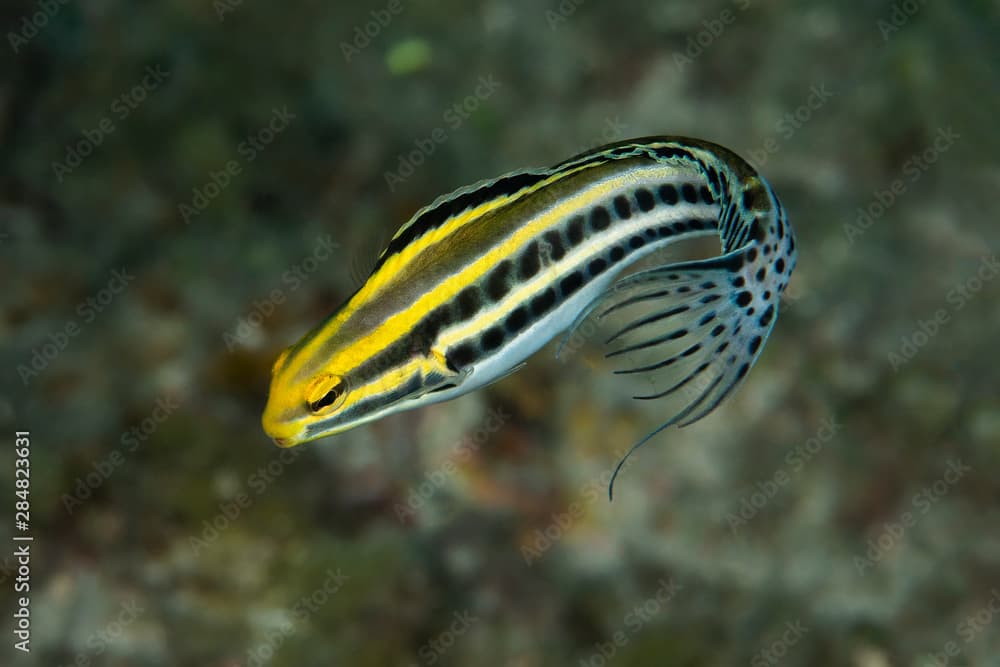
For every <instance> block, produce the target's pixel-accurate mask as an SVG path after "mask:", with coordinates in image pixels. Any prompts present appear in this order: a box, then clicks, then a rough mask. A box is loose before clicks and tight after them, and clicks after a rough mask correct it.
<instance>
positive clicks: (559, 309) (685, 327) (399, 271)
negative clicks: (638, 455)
mask: <svg viewBox="0 0 1000 667" xmlns="http://www.w3.org/2000/svg"><path fill="white" fill-rule="evenodd" d="M705 235H716V236H718V238H719V239H720V242H721V249H722V252H721V254H720V255H719V256H718V257H715V258H711V259H706V260H699V261H691V262H680V263H671V264H666V265H664V266H661V267H657V268H653V269H649V270H645V271H639V272H632V273H631V274H628V275H625V277H623V278H620V279H619V278H618V276H619V275H620V274H622V273H623V272H624V271H625V270H626V269H628V268H629V267H630V266H633V265H634V264H635V263H636V262H637V261H638V260H639V259H641V258H643V257H646V256H648V255H649V254H650V253H653V252H655V251H657V250H659V249H662V248H664V247H666V246H668V245H670V244H672V243H674V242H676V241H678V240H684V239H689V238H693V237H697V236H705ZM795 261H796V249H795V239H794V235H793V233H792V229H791V227H790V225H789V224H788V221H787V219H786V217H785V212H784V208H783V207H782V206H781V203H780V202H779V201H778V199H777V197H776V195H775V194H774V192H773V190H772V189H771V187H770V186H769V185H768V184H767V183H766V181H764V180H763V178H761V177H760V176H759V175H758V174H757V173H756V172H755V171H754V170H753V168H752V167H750V165H748V164H747V163H746V162H745V161H743V160H742V159H741V158H739V157H738V156H737V155H735V154H734V153H732V152H731V151H729V150H727V149H725V148H723V147H721V146H717V145H715V144H711V143H708V142H704V141H700V140H696V139H686V138H675V137H649V138H643V139H634V140H629V141H623V142H619V143H615V144H611V145H608V146H604V147H601V148H598V149H595V150H593V151H590V152H588V153H584V154H582V155H579V156H576V157H574V158H571V159H569V160H566V161H564V162H562V163H560V164H558V165H556V166H555V167H552V168H550V169H530V170H522V171H517V172H513V173H510V174H507V175H505V176H502V177H499V178H497V179H494V180H491V181H485V182H482V183H479V184H477V185H474V186H469V187H466V188H462V189H460V190H458V191H456V192H454V193H452V194H451V195H448V196H446V197H441V198H439V199H438V200H437V201H435V202H434V203H433V204H431V205H430V206H427V207H425V208H423V209H421V210H420V211H418V212H417V214H416V215H414V217H413V218H412V219H411V220H410V221H409V222H407V223H406V224H405V225H403V226H402V227H401V228H400V229H399V231H397V232H396V234H395V235H394V236H393V238H392V239H391V240H390V242H389V244H388V246H387V247H386V249H385V250H384V251H383V252H382V254H381V255H380V256H379V259H378V262H377V264H376V266H375V268H374V270H373V271H372V274H371V276H370V277H369V278H368V280H367V281H366V282H365V284H364V285H363V286H362V287H361V288H360V289H359V290H358V291H357V292H356V293H355V294H354V295H353V296H352V297H351V298H350V299H349V300H348V301H347V302H346V303H345V304H344V305H342V306H341V307H340V308H339V309H338V310H337V311H336V312H335V313H333V314H332V315H331V316H330V317H329V318H328V319H327V320H326V321H325V322H324V323H322V324H320V325H319V326H318V327H316V328H315V329H314V330H313V331H312V332H310V333H309V334H307V335H306V336H305V337H303V339H302V340H301V341H299V343H297V344H296V345H294V346H293V347H291V348H289V349H288V350H286V352H285V353H283V354H282V356H281V357H280V358H279V359H278V361H277V362H276V363H275V365H274V369H273V373H272V381H271V391H270V395H269V398H268V403H267V407H266V408H265V411H264V417H263V425H264V430H265V431H266V432H267V433H268V434H269V435H270V436H271V437H272V438H274V439H275V441H276V442H277V443H278V444H280V445H282V446H292V445H295V444H299V443H301V442H305V441H308V440H313V439H316V438H320V437H323V436H326V435H332V434H334V433H339V432H342V431H345V430H347V429H350V428H353V427H355V426H358V425H360V424H363V423H366V422H369V421H372V420H374V419H377V418H380V417H382V416H385V415H388V414H392V413H395V412H399V411H401V410H408V409H412V408H416V407H419V406H422V405H427V404H429V403H434V402H438V401H443V400H448V399H450V398H453V397H455V396H458V395H461V394H464V393H467V392H469V391H472V390H474V389H476V388H478V387H481V386H483V385H485V384H488V383H490V382H493V381H495V380H497V379H498V378H501V377H503V376H504V375H506V374H508V373H510V372H512V371H513V370H515V369H516V368H518V367H519V366H520V365H521V364H522V363H523V362H524V361H525V360H526V359H527V358H528V357H529V356H531V355H532V354H533V353H534V352H536V351H537V350H538V349H539V348H541V347H542V346H544V345H545V344H546V343H547V342H549V341H550V340H551V339H552V338H553V337H555V336H556V335H558V334H560V333H561V332H564V331H567V330H572V328H573V327H574V326H576V325H578V324H579V323H580V322H581V321H583V319H584V318H585V317H586V316H587V315H588V314H590V313H591V312H593V311H600V312H601V313H602V314H608V313H611V312H614V311H622V312H626V311H628V309H630V308H636V309H638V313H639V314H638V315H637V316H635V317H634V319H633V320H631V321H630V322H629V323H628V324H627V325H626V326H625V327H623V328H622V330H621V331H620V332H618V333H617V334H616V335H615V336H612V338H611V339H609V341H608V342H609V344H610V343H612V342H614V341H616V340H617V341H618V349H614V350H612V351H610V352H609V353H608V356H609V357H615V356H618V355H621V354H631V353H634V352H635V351H637V350H642V351H647V352H648V351H650V350H652V351H653V352H654V353H655V351H656V350H657V349H658V347H659V348H660V349H664V350H666V349H669V348H670V346H675V347H676V346H677V345H680V346H681V347H682V348H683V349H682V350H681V351H680V352H678V353H676V354H674V353H671V354H669V355H668V354H664V358H662V359H656V360H655V362H654V363H650V364H645V365H641V366H639V367H636V368H631V369H625V370H620V371H616V372H618V373H622V374H632V373H637V374H643V373H652V372H654V371H657V372H659V371H663V370H664V369H666V372H669V373H671V374H672V377H673V378H674V379H676V382H673V386H672V387H671V388H669V389H668V390H666V391H664V392H655V393H653V394H650V395H642V396H637V398H643V399H652V398H661V397H663V396H666V395H669V394H673V393H674V392H679V391H681V390H683V391H692V390H694V391H693V393H694V396H693V398H692V399H691V400H690V401H688V402H686V403H685V404H684V405H683V406H681V407H680V408H679V409H678V410H676V411H675V412H673V413H672V414H671V415H670V418H669V419H667V420H666V421H665V422H664V423H663V425H662V426H661V427H660V428H658V429H656V431H654V432H653V433H651V434H650V436H652V435H653V434H654V433H656V432H659V431H660V430H662V429H663V428H666V427H667V426H669V425H671V424H675V423H681V424H686V423H691V422H693V421H695V420H697V419H700V418H701V417H703V416H704V415H706V414H708V413H709V412H711V411H712V410H713V409H714V408H715V407H716V406H717V405H718V404H719V403H720V402H721V401H722V400H723V399H724V398H725V397H726V396H727V395H729V394H730V393H731V392H732V390H733V389H734V388H735V387H736V385H737V384H738V383H739V382H740V381H741V380H742V379H743V378H744V377H745V376H746V374H747V372H748V371H749V369H750V367H751V366H752V365H753V363H754V361H755V360H756V359H757V357H758V356H759V354H760V350H761V349H762V347H763V343H764V341H765V340H766V339H767V336H768V334H769V333H770V330H771V327H772V326H773V325H774V321H775V318H776V316H777V310H778V301H779V297H780V295H781V292H782V291H783V290H784V289H785V286H786V285H787V283H788V279H789V276H790V274H791V272H792V269H793V268H794V266H795ZM648 437H649V436H647V438H644V439H643V440H642V441H641V442H645V441H646V440H647V439H648ZM641 442H640V443H638V444H641ZM637 446H638V445H637Z"/></svg>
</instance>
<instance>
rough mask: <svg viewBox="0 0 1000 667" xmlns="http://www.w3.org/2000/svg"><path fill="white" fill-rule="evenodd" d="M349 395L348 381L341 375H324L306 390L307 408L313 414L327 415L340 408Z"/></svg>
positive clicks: (317, 378) (314, 380)
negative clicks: (345, 397)
mask: <svg viewBox="0 0 1000 667" xmlns="http://www.w3.org/2000/svg"><path fill="white" fill-rule="evenodd" d="M346 394H347V381H346V380H344V378H342V377H340V376H339V375H332V374H323V375H320V376H319V377H316V378H315V379H313V381H312V382H311V383H310V384H309V388H308V389H307V390H306V406H307V407H308V408H309V412H311V413H313V414H325V413H328V412H331V411H333V410H334V409H335V408H337V407H339V406H340V404H341V403H342V402H343V398H344V396H345V395H346Z"/></svg>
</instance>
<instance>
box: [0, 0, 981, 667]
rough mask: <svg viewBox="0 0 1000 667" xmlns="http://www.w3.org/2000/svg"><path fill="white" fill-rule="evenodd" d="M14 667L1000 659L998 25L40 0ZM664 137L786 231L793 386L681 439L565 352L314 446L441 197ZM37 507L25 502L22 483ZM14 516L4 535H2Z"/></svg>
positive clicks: (23, 224) (23, 62)
mask: <svg viewBox="0 0 1000 667" xmlns="http://www.w3.org/2000/svg"><path fill="white" fill-rule="evenodd" d="M0 25H2V26H3V31H2V35H3V37H4V44H3V45H2V47H0V284H2V286H3V289H2V290H0V304H2V305H0V308H2V313H0V315H2V316H0V341H2V346H0V361H2V364H3V368H4V375H3V379H2V381H0V424H2V425H3V431H4V433H5V436H4V437H5V442H6V443H7V444H6V445H5V446H4V447H3V448H2V449H3V452H4V454H3V456H2V457H0V459H2V461H3V463H2V466H0V469H2V478H3V479H4V489H11V490H12V489H13V465H14V464H13V456H14V455H13V435H12V434H13V432H14V431H15V430H26V429H30V431H31V434H32V458H31V464H32V468H31V470H32V487H31V501H32V508H31V519H32V532H33V535H34V537H35V541H34V543H33V560H32V572H31V609H32V628H33V634H32V644H31V646H32V651H31V653H30V655H22V654H21V653H20V652H18V651H15V650H14V649H13V647H12V644H13V642H14V638H13V635H10V634H8V633H7V630H8V629H9V627H10V625H11V620H12V619H11V616H10V612H11V611H12V610H13V609H14V606H15V598H16V597H17V595H16V594H15V593H14V591H13V582H14V577H15V573H16V564H15V563H14V560H13V558H12V555H11V554H12V552H13V548H11V549H9V550H8V549H6V548H5V549H4V550H3V551H2V552H0V566H2V569H0V579H2V580H3V583H2V589H0V601H2V603H3V610H4V618H6V619H7V621H6V623H5V634H4V636H5V637H6V638H7V639H5V641H4V646H3V647H2V649H0V650H2V651H3V656H4V657H2V658H0V663H2V664H5V665H45V666H46V667H48V666H51V665H81V666H83V665H137V666H143V665H150V666H159V665H199V666H209V667H236V666H246V667H250V666H258V665H259V666H263V665H273V666H275V667H278V666H292V665H294V666H312V665H317V666H319V665H324V666H325V665H352V666H358V667H368V666H376V665H404V666H409V665H507V666H511V667H534V666H536V665H574V666H576V665H580V666H581V667H603V666H604V665H623V666H624V665H656V666H659V665H746V664H749V665H753V666H754V667H757V666H759V665H788V666H789V667H792V666H797V665H851V666H856V667H883V666H885V667H888V666H895V665H901V666H913V667H923V666H928V665H1000V618H998V617H1000V531H998V526H1000V482H998V480H1000V395H998V387H1000V365H998V363H997V361H998V357H997V332H998V331H1000V299H998V297H1000V280H998V279H997V277H998V271H1000V265H998V263H997V262H998V260H997V253H998V252H1000V226H998V224H997V220H998V216H997V214H998V210H1000V208H998V206H997V194H998V191H1000V165H998V160H997V156H998V155H1000V132H998V130H997V118H998V117H1000V42H998V41H997V39H996V37H997V34H998V33H1000V9H998V5H997V4H996V3H995V2H979V1H971V2H962V3H929V2H928V3H925V2H920V1H918V0H903V1H900V2H896V3H889V2H871V3H833V2H817V1H807V2H791V1H787V0H786V1H773V2H757V1H755V0H734V1H726V0H721V1H712V2H707V3H688V2H679V1H674V0H670V1H666V2H656V3H652V2H616V3H598V2H592V1H591V0H586V1H585V0H563V2H561V3H557V2H554V1H553V2H531V1H529V0H508V1H501V0H497V1H490V2H484V3H468V2H456V1H453V0H451V1H444V2H430V1H428V0H422V1H415V0H414V1H410V0H389V1H388V2H383V1H381V0H376V1H374V2H371V3H364V2H357V1H354V0H352V1H351V2H339V3H326V2H301V3H252V2H243V1H242V0H213V1H209V0H205V1H204V2H191V1H186V0H166V1H164V2H158V3H148V2H125V1H123V0H99V1H97V2H80V3H76V2H64V1H61V0H35V1H23V0H11V1H8V2H4V3H3V5H2V8H0ZM651 134H678V135H687V136H695V137H702V138H705V139H709V140H712V141H715V142H718V143H721V144H723V145H725V146H728V147H730V148H732V149H733V150H735V151H737V152H738V153H740V154H741V155H743V156H744V157H746V158H748V159H749V160H750V161H751V162H752V163H753V164H754V165H756V166H757V167H758V168H759V169H760V170H761V171H762V173H763V174H764V175H765V176H766V177H767V178H768V179H769V180H770V182H771V183H772V184H773V185H774V187H775V190H776V191H777V192H778V193H779V195H780V196H781V198H782V200H783V201H784V203H785V205H786V207H787V209H788V212H789V217H790V219H791V222H792V224H793V225H794V227H795V230H796V233H797V235H798V239H799V242H800V243H799V247H800V257H799V265H798V268H797V270H796V273H795V275H794V277H793V280H792V283H791V285H790V288H789V292H788V295H787V298H786V299H785V301H784V303H783V306H782V311H781V315H780V317H779V319H778V323H777V326H776V327H775V330H774V333H773V335H772V337H771V340H770V343H769V344H768V346H767V349H766V350H765V351H764V354H763V356H762V359H761V361H760V363H759V364H758V365H757V366H756V368H755V369H754V370H753V371H752V372H751V374H750V377H749V378H748V381H747V382H746V383H745V384H744V385H743V387H742V388H741V390H740V391H739V392H738V393H737V394H736V395H735V396H734V397H733V398H732V399H730V400H728V401H727V402H726V403H725V404H724V405H723V406H722V407H721V408H720V409H718V410H717V411H716V412H715V413H714V414H712V415H711V416H710V417H708V418H706V419H705V420H703V421H701V422H699V423H697V424H695V425H693V426H691V427H688V428H686V429H680V430H678V429H671V430H669V431H666V432H664V433H663V434H661V435H660V436H659V437H658V438H656V439H655V440H654V441H653V442H651V443H650V444H648V445H646V446H645V447H644V448H643V449H642V450H640V451H639V452H638V453H637V455H636V456H634V457H633V458H632V459H631V461H630V464H629V465H628V466H627V467H626V469H625V472H624V473H623V475H622V476H621V477H620V478H619V480H618V483H617V486H616V497H615V501H614V502H613V503H610V504H609V503H608V502H607V498H606V482H607V479H608V475H609V472H610V470H611V468H612V467H613V466H614V464H615V463H616V462H617V461H618V459H619V457H620V455H621V454H622V452H623V451H624V450H625V449H626V448H627V447H628V446H629V445H630V444H631V443H633V442H634V441H635V440H637V439H638V438H639V437H640V436H641V435H643V434H645V433H646V432H647V431H648V430H649V429H650V428H651V427H652V426H654V425H656V424H657V423H658V422H657V416H658V415H657V413H656V406H655V405H642V404H640V403H639V402H636V401H633V400H631V399H630V396H631V392H630V391H629V389H628V387H627V386H623V385H621V384H618V383H615V382H612V378H611V376H610V375H609V374H608V373H607V372H606V371H605V370H604V369H603V368H602V367H601V360H600V356H601V355H600V349H599V348H598V347H597V346H596V344H595V342H596V341H586V340H583V341H580V345H574V346H573V349H572V352H573V353H572V354H569V355H568V358H567V359H565V360H556V359H555V358H554V354H553V352H554V346H553V347H549V348H547V349H546V350H545V351H543V352H541V353H539V354H538V355H537V356H536V357H535V358H533V359H532V361H531V362H530V363H529V364H528V366H527V367H526V368H524V369H523V370H522V371H520V372H518V373H517V374H515V375H512V376H510V377H509V378H507V379H505V380H503V381H502V382H500V383H498V384H495V385H493V386H491V387H489V388H487V389H484V390H481V391H478V392H475V393H474V394H472V395H469V396H466V397H464V398H462V399H460V400H456V401H453V402H450V403H445V404H441V405H437V406H433V407H430V408H427V409H423V410H419V411H415V412H411V413H406V414H402V415H398V416H395V417H392V418H388V419H385V420H382V421H379V422H377V423H374V424H372V425H370V426H367V427H364V428H361V429H358V430H355V431H352V432H349V433H347V434H344V435H342V436H339V437H337V438H335V439H330V440H327V441H322V442H317V443H312V444H309V445H304V446H302V447H298V448H295V449H292V450H287V451H283V450H279V449H277V448H276V447H274V446H273V444H272V443H271V442H270V441H269V440H268V439H267V438H266V437H265V436H264V434H263V432H262V431H261V428H260V425H259V417H260V412H261V410H262V408H263V402H264V398H265V395H266V391H267V387H268V380H269V369H270V365H271V363H272V362H273V360H274V358H275V357H276V355H277V353H278V352H279V351H280V350H281V349H283V348H284V347H285V346H287V345H288V344H290V343H291V342H293V341H294V340H296V339H297V338H298V337H299V336H300V335H301V334H302V333H303V332H304V331H305V330H307V329H308V328H311V327H312V326H313V325H315V324H316V323H317V322H319V321H320V320H321V319H322V318H323V317H325V316H326V315H327V314H328V313H329V312H330V311H332V310H333V309H334V308H335V307H336V306H337V305H338V304H339V303H340V302H341V301H342V300H343V299H345V298H346V297H347V296H348V295H350V294H351V293H352V292H353V291H354V289H356V287H357V286H358V284H359V283H360V281H362V280H363V279H364V277H365V275H366V271H367V270H368V269H369V268H370V267H371V265H372V263H373V261H374V257H375V255H376V254H377V252H378V251H379V250H380V249H381V247H382V245H383V244H384V243H385V242H386V240H387V239H388V238H389V236H391V234H392V233H393V232H394V230H395V229H396V227H398V226H399V225H400V224H402V223H403V222H404V221H405V220H406V219H407V218H409V216H410V215H412V213H413V212H414V211H415V210H416V209H417V208H419V207H420V206H422V205H424V204H426V203H429V202H430V201H432V200H433V199H434V198H436V197H437V196H438V195H441V194H443V193H446V192H450V191H451V190H453V189H455V188H457V187H459V186H462V185H466V184H468V183H472V182H474V181H477V180H479V179H482V178H487V177H492V176H496V175H498V174H501V173H503V172H506V171H509V170H511V169H515V168H519V167H524V166H531V165H548V164H554V163H556V162H559V161H561V160H563V159H564V158H566V157H568V156H570V155H572V154H574V153H576V152H578V151H580V150H582V149H584V148H587V147H590V146H593V145H597V144H602V143H606V142H609V141H614V140H617V139H624V138H629V137H638V136H644V135H651ZM3 495H4V500H3V501H2V505H0V506H2V507H3V516H5V517H7V516H9V515H12V513H13V502H14V498H13V493H12V492H9V491H5V493H4V494H3ZM13 533H14V526H13V518H12V516H11V518H10V519H9V520H5V521H3V522H0V538H3V542H4V543H5V544H13V543H12V542H11V541H10V539H9V538H10V537H11V535H13Z"/></svg>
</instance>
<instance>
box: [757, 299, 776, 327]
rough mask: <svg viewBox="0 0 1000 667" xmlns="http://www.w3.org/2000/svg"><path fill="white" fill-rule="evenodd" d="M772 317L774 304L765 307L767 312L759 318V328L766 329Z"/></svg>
mask: <svg viewBox="0 0 1000 667" xmlns="http://www.w3.org/2000/svg"><path fill="white" fill-rule="evenodd" d="M772 317H774V304H771V305H770V306H768V307H767V310H765V311H764V313H763V314H762V315H761V316H760V326H762V327H767V325H769V324H770V323H771V318H772Z"/></svg>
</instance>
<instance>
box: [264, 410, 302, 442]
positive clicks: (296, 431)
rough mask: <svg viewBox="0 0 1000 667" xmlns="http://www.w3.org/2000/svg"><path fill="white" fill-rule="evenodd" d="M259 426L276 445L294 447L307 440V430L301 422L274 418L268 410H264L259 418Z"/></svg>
mask: <svg viewBox="0 0 1000 667" xmlns="http://www.w3.org/2000/svg"><path fill="white" fill-rule="evenodd" d="M261 426H262V427H263V428H264V433H265V434H267V437H269V438H271V440H273V441H274V444H276V445H277V446H278V447H294V446H295V445H300V444H302V443H303V442H306V441H307V440H309V439H310V438H309V435H308V431H307V429H306V428H304V427H303V426H302V425H301V424H299V423H297V422H294V421H281V420H280V419H276V418H275V417H274V415H272V414H271V412H270V411H269V410H266V409H265V410H264V415H263V417H262V418H261Z"/></svg>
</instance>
